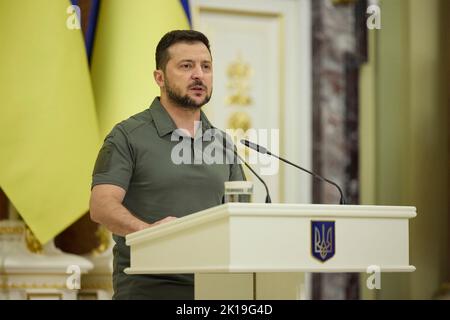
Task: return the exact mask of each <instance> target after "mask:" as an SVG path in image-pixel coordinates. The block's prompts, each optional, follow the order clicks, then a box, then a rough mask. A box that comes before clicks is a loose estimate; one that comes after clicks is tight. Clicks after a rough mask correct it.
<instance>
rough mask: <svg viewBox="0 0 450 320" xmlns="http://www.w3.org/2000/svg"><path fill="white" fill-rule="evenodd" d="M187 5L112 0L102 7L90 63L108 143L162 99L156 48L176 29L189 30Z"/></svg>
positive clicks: (159, 0) (151, 0)
mask: <svg viewBox="0 0 450 320" xmlns="http://www.w3.org/2000/svg"><path fill="white" fill-rule="evenodd" d="M186 3H187V2H186V1H179V0H133V1H124V0H108V1H102V2H101V4H100V11H99V17H98V21H97V30H96V35H95V42H94V47H93V53H92V58H91V69H92V70H91V74H92V83H93V87H94V92H95V101H96V106H97V114H98V119H99V126H100V133H101V136H102V137H104V136H105V135H106V134H107V133H108V132H109V131H110V130H111V129H112V127H113V126H114V125H115V124H116V123H118V122H120V121H122V120H124V119H126V118H128V117H130V116H131V115H133V114H135V113H138V112H140V111H142V110H144V109H145V108H147V107H148V106H149V105H150V103H151V101H152V100H153V98H154V97H155V96H157V95H159V87H158V86H157V85H156V84H155V83H154V80H153V70H155V62H154V61H155V48H156V45H157V43H158V41H159V40H160V39H161V37H162V36H163V35H164V34H165V33H166V32H168V31H171V30H174V29H189V21H188V16H189V15H188V14H186V12H185V9H186V8H187V4H186Z"/></svg>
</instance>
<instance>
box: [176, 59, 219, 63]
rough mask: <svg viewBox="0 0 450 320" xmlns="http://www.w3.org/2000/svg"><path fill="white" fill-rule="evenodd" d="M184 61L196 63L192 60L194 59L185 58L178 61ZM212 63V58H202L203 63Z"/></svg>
mask: <svg viewBox="0 0 450 320" xmlns="http://www.w3.org/2000/svg"><path fill="white" fill-rule="evenodd" d="M183 62H191V63H195V60H192V59H183V60H180V61H179V62H178V63H183ZM205 62H206V63H212V61H211V60H202V61H201V63H205Z"/></svg>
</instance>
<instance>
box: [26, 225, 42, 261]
mask: <svg viewBox="0 0 450 320" xmlns="http://www.w3.org/2000/svg"><path fill="white" fill-rule="evenodd" d="M25 243H26V244H27V248H28V250H30V252H33V253H38V254H40V253H42V250H43V249H42V244H41V243H40V242H39V240H38V239H37V238H36V236H35V235H34V233H33V231H31V229H30V228H29V227H28V226H26V228H25Z"/></svg>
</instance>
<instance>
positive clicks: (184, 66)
mask: <svg viewBox="0 0 450 320" xmlns="http://www.w3.org/2000/svg"><path fill="white" fill-rule="evenodd" d="M190 67H191V65H190V64H189V63H183V64H182V65H181V68H183V69H189V68H190Z"/></svg>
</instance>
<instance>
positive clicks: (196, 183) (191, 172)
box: [90, 30, 245, 299]
mask: <svg viewBox="0 0 450 320" xmlns="http://www.w3.org/2000/svg"><path fill="white" fill-rule="evenodd" d="M156 69H157V70H155V71H154V73H153V76H154V79H155V81H156V83H157V84H158V86H159V87H160V97H156V98H155V99H154V100H153V102H152V104H151V106H150V107H149V108H148V109H146V110H144V111H143V112H141V113H138V114H136V115H134V116H132V117H130V118H129V119H127V120H125V121H122V122H120V123H119V124H117V125H116V126H115V127H114V128H113V129H112V131H111V132H110V133H109V134H108V135H107V137H106V138H105V140H104V143H103V146H102V148H101V150H100V152H99V154H98V158H97V161H96V163H95V168H94V172H93V180H92V191H91V201H90V213H91V218H92V220H94V221H96V222H98V223H100V224H103V225H105V226H106V227H107V228H108V229H109V230H110V231H111V232H112V233H113V237H114V240H115V242H116V244H115V247H114V250H113V252H114V271H113V287H114V296H113V298H114V299H194V279H193V275H192V274H178V275H173V274H172V275H169V274H167V275H127V274H125V273H124V269H125V268H127V267H129V266H130V250H129V247H127V246H126V244H125V236H126V235H127V234H129V233H132V232H135V231H139V230H142V229H145V228H149V227H152V226H155V225H158V224H160V223H164V222H167V221H170V220H172V219H176V218H177V217H182V216H185V215H187V214H190V213H193V212H197V211H200V210H204V209H206V208H210V207H213V206H216V205H219V204H221V202H222V197H223V192H224V182H225V181H234V180H245V176H244V173H243V171H242V167H241V166H240V165H239V164H237V163H236V162H234V161H233V162H232V163H229V162H228V164H227V163H219V164H218V163H213V164H206V163H205V161H201V162H199V161H196V160H198V159H194V157H195V154H196V151H198V150H195V148H197V146H198V144H197V142H198V141H200V142H203V144H200V146H201V148H205V147H206V146H207V145H208V142H207V141H204V140H205V139H203V134H204V133H205V132H207V130H209V129H213V126H212V125H211V123H210V122H209V121H208V119H207V118H206V116H205V114H204V113H203V112H202V111H201V107H202V106H203V105H205V104H206V103H207V102H208V101H209V99H210V98H211V93H212V76H213V70H212V57H211V51H210V48H209V40H208V39H207V37H206V36H205V35H204V34H202V33H200V32H197V31H191V30H176V31H172V32H169V33H167V34H166V35H164V36H163V37H162V38H161V40H160V42H159V44H158V46H157V48H156ZM199 139H200V140H199ZM180 140H182V141H183V142H186V141H187V142H188V143H189V146H190V148H188V150H191V151H193V152H192V153H191V154H189V156H188V158H187V159H188V160H190V161H181V162H180V161H179V160H180V159H179V158H178V159H176V158H177V153H176V152H174V150H175V149H174V148H175V147H176V146H177V145H179V141H180ZM209 143H219V142H218V141H217V140H212V141H210V142H209ZM200 151H201V150H200ZM183 159H184V160H186V155H185V154H184V155H183Z"/></svg>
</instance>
